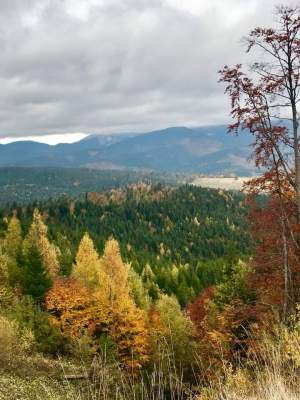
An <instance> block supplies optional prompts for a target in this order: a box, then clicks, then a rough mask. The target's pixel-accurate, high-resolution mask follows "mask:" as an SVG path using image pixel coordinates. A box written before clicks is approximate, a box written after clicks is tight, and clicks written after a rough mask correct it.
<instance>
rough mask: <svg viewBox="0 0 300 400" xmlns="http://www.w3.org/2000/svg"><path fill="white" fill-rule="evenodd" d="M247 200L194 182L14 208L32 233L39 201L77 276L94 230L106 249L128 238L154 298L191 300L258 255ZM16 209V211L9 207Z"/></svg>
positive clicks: (127, 247) (125, 247)
mask: <svg viewBox="0 0 300 400" xmlns="http://www.w3.org/2000/svg"><path fill="white" fill-rule="evenodd" d="M244 200H245V198H244V196H243V195H242V194H239V193H234V192H232V193H231V192H223V191H217V190H210V189H202V188H197V187H193V186H185V187H181V188H178V189H170V188H166V187H163V186H161V185H157V186H155V187H150V186H147V185H135V186H132V187H130V188H127V189H125V190H122V189H121V190H114V191H112V192H107V193H102V194H101V193H89V194H88V195H87V198H86V199H85V200H77V201H74V200H70V199H66V198H65V199H59V200H53V201H49V202H43V203H38V204H33V205H29V206H27V207H17V208H14V207H13V209H14V210H16V213H17V216H18V218H19V219H20V221H21V223H22V226H23V229H24V231H28V230H29V231H30V228H29V226H30V224H31V220H32V217H33V215H34V209H35V207H36V206H38V208H39V210H40V212H41V213H42V215H43V217H44V219H45V221H46V223H47V225H48V229H49V236H50V238H51V240H52V241H53V242H54V243H55V244H56V246H57V247H58V248H59V249H60V256H59V258H60V262H61V267H62V270H63V273H64V274H66V275H68V274H69V273H70V270H71V266H72V263H73V260H74V258H75V252H76V249H77V246H78V245H79V242H80V240H81V238H82V237H83V235H84V233H85V232H86V231H87V232H89V235H90V236H91V238H92V239H93V241H94V243H95V246H96V249H97V250H98V251H99V252H101V251H103V248H104V245H105V242H106V241H107V240H108V239H109V238H110V237H113V238H115V239H116V240H117V241H118V242H119V243H120V247H121V252H122V256H123V257H124V259H125V260H126V261H127V262H130V263H132V266H133V268H134V270H135V271H136V272H138V273H139V274H140V275H141V276H143V279H144V280H145V281H148V280H149V283H148V285H149V286H151V293H152V295H153V296H154V297H155V296H157V289H158V288H160V289H162V290H164V291H165V292H166V293H168V294H172V293H173V294H176V296H177V298H178V299H179V301H180V303H181V304H182V305H185V304H187V302H188V301H190V300H191V299H193V298H194V297H195V296H196V295H197V294H198V293H200V292H201V290H202V289H203V288H205V287H206V286H208V285H210V284H213V283H215V282H216V281H218V280H219V279H220V278H221V276H222V274H223V270H224V269H226V268H229V267H230V266H231V264H232V263H234V262H235V261H236V260H237V259H238V258H245V257H247V256H249V255H250V253H251V243H252V242H251V239H250V235H249V232H248V231H247V230H246V229H245V225H246V214H247V206H246V205H245V202H244ZM10 212H13V210H9V209H8V210H7V211H6V213H8V214H9V213H10ZM91 265H94V263H93V262H91ZM91 268H92V267H91Z"/></svg>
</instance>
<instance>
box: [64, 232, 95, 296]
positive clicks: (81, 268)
mask: <svg viewBox="0 0 300 400" xmlns="http://www.w3.org/2000/svg"><path fill="white" fill-rule="evenodd" d="M71 275H72V277H73V278H75V279H77V280H78V281H79V282H80V283H81V284H83V285H84V286H85V287H86V288H88V289H90V290H95V289H96V288H99V283H100V261H99V256H98V253H97V251H96V250H95V247H94V243H93V241H92V239H91V238H90V236H89V234H88V233H85V234H84V236H83V238H82V239H81V242H80V244H79V247H78V251H77V255H76V259H75V264H74V266H73V271H72V274H71Z"/></svg>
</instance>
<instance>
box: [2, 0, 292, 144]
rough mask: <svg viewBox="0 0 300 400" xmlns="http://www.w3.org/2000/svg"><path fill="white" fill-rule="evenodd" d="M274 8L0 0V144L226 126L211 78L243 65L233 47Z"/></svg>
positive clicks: (221, 2) (137, 0)
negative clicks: (27, 139) (22, 139)
mask: <svg viewBox="0 0 300 400" xmlns="http://www.w3.org/2000/svg"><path fill="white" fill-rule="evenodd" d="M279 3H280V2H279ZM283 3H284V4H295V2H294V1H288V0H286V1H284V2H283ZM276 4H278V1H273V0H0V49H1V53H0V54H1V57H0V88H1V90H0V139H1V141H2V142H4V141H6V142H7V141H9V140H12V139H16V138H20V137H30V138H32V137H34V138H37V137H38V138H39V140H41V141H46V142H50V143H56V142H58V141H72V140H75V139H79V138H81V137H82V136H83V135H84V134H89V133H111V132H132V131H139V132H144V131H148V130H152V129H156V128H164V127H168V126H176V125H186V126H199V125H207V124H219V123H227V122H228V113H229V108H228V99H227V98H226V97H225V96H224V94H223V87H222V85H220V84H218V83H217V81H218V75H217V71H218V69H220V68H221V67H222V66H223V65H225V64H230V65H232V64H235V63H237V62H239V61H241V60H242V61H243V62H247V58H245V55H244V54H243V53H244V47H243V45H242V43H241V40H240V39H241V37H242V36H243V35H246V34H247V33H248V31H249V29H251V28H253V27H255V26H257V25H270V24H272V20H273V7H274V5H276ZM5 138H6V139H5ZM7 138H8V139H7Z"/></svg>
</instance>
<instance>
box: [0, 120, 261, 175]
mask: <svg viewBox="0 0 300 400" xmlns="http://www.w3.org/2000/svg"><path fill="white" fill-rule="evenodd" d="M250 143H251V137H250V135H247V134H241V135H239V136H236V137H235V136H233V135H229V134H227V128H226V126H224V125H220V126H209V127H201V128H195V129H191V128H186V127H174V128H168V129H164V130H159V131H154V132H149V133H144V134H126V135H121V134H120V135H102V136H100V135H91V136H89V137H87V138H85V139H83V140H81V141H79V142H76V143H72V144H58V145H56V146H49V145H46V144H41V143H35V142H30V141H26V142H15V143H11V144H7V145H1V146H0V166H23V167H24V166H30V167H49V166H51V167H71V168H72V167H81V168H93V169H119V170H122V169H126V168H130V169H142V170H154V171H155V170H156V171H164V172H186V173H204V174H220V173H222V174H229V173H235V174H237V175H246V176H249V175H252V174H254V173H255V169H254V167H253V165H252V164H251V163H249V162H248V161H247V160H248V158H249V154H250V148H249V145H250Z"/></svg>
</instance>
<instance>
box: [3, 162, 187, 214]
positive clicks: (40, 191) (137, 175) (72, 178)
mask: <svg viewBox="0 0 300 400" xmlns="http://www.w3.org/2000/svg"><path fill="white" fill-rule="evenodd" d="M183 179H184V177H183V176H180V175H177V174H164V173H158V172H151V171H148V172H147V171H144V172H143V171H134V170H95V169H88V168H56V167H48V168H46V167H45V168H42V167H41V168H36V167H0V206H5V204H8V203H10V204H11V203H13V202H15V203H16V204H19V205H21V204H28V203H31V202H32V201H36V200H47V199H49V198H52V199H54V198H59V197H61V196H63V195H65V196H70V197H81V198H82V197H83V198H84V195H85V193H86V192H89V191H104V190H111V189H114V188H119V187H124V186H126V185H129V184H133V183H138V182H144V183H157V182H165V183H167V184H168V185H176V184H177V182H178V181H179V182H180V181H182V180H183Z"/></svg>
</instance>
